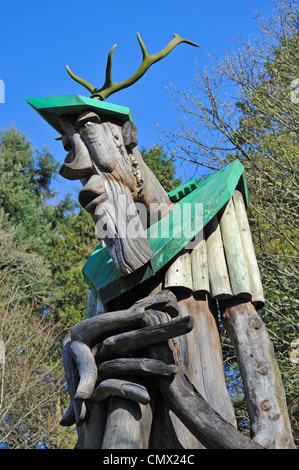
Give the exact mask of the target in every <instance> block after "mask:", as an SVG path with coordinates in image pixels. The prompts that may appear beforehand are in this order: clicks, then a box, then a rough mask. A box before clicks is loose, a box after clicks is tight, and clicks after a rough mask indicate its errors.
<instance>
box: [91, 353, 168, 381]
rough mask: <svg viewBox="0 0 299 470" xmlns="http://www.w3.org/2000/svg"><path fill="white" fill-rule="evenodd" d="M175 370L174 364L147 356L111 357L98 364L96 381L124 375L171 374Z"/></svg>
mask: <svg viewBox="0 0 299 470" xmlns="http://www.w3.org/2000/svg"><path fill="white" fill-rule="evenodd" d="M176 372H177V368H176V366H174V365H172V364H170V365H168V364H165V363H164V362H162V361H158V360H156V359H149V358H135V357H134V358H131V357H127V358H125V359H113V360H111V361H106V362H103V363H101V364H99V365H98V381H102V380H105V379H108V378H115V377H120V376H124V375H150V376H156V375H158V376H160V375H163V376H172V375H174V374H175V373H176Z"/></svg>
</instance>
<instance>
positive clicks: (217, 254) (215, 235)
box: [206, 215, 233, 299]
mask: <svg viewBox="0 0 299 470" xmlns="http://www.w3.org/2000/svg"><path fill="white" fill-rule="evenodd" d="M206 247H207V255H208V266H209V279H210V289H211V295H212V297H213V298H214V299H226V298H229V297H232V295H233V294H232V290H231V286H230V282H229V275H228V270H227V266H226V260H225V255H224V249H223V243H222V237H221V232H220V226H219V223H218V217H217V216H216V215H215V216H214V217H213V219H212V220H211V222H209V224H208V225H207V226H206Z"/></svg>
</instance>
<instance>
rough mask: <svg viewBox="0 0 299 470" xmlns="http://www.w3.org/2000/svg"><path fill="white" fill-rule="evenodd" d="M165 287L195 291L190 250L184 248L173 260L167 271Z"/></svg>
mask: <svg viewBox="0 0 299 470" xmlns="http://www.w3.org/2000/svg"><path fill="white" fill-rule="evenodd" d="M164 288H165V289H173V290H175V289H179V290H182V289H187V290H188V291H189V292H192V291H193V282H192V271H191V259H190V253H189V252H188V251H184V250H183V251H182V252H181V253H180V254H179V255H178V256H177V257H176V258H175V260H173V261H172V262H171V264H170V266H169V267H168V269H167V271H166V273H165V280H164Z"/></svg>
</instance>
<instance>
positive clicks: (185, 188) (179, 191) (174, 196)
mask: <svg viewBox="0 0 299 470" xmlns="http://www.w3.org/2000/svg"><path fill="white" fill-rule="evenodd" d="M198 185H199V179H198V178H193V179H192V180H189V181H188V182H187V183H184V184H181V185H180V186H178V187H177V188H175V189H173V190H172V191H170V192H169V193H168V196H169V198H170V200H171V201H172V202H178V201H179V200H180V199H182V198H183V197H184V196H187V194H189V193H191V191H193V190H194V189H196V188H197V186H198Z"/></svg>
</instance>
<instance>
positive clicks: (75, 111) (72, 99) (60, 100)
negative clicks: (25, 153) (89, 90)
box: [26, 95, 133, 135]
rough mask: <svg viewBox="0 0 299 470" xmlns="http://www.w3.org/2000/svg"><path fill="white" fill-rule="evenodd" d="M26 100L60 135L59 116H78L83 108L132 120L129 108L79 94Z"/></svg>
mask: <svg viewBox="0 0 299 470" xmlns="http://www.w3.org/2000/svg"><path fill="white" fill-rule="evenodd" d="M26 101H27V103H29V104H30V105H31V106H32V107H33V109H35V111H37V112H38V113H39V114H40V115H41V116H42V117H43V118H44V119H45V120H46V121H47V122H48V123H49V124H50V125H51V126H52V127H54V129H55V130H56V131H57V132H58V133H59V134H61V135H62V134H64V132H63V130H62V128H61V127H60V125H59V123H58V121H59V119H60V117H61V116H65V115H69V116H74V117H78V116H79V114H81V113H82V112H83V111H85V110H89V111H92V110H93V111H94V112H95V113H97V114H98V115H99V116H104V117H109V118H116V119H119V120H120V121H122V122H125V121H132V122H133V117H132V114H131V111H130V109H129V108H126V107H125V106H118V105H116V104H112V103H107V102H105V103H104V102H103V101H99V100H96V99H92V98H87V97H86V96H81V95H64V96H48V97H44V98H30V99H26Z"/></svg>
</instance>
